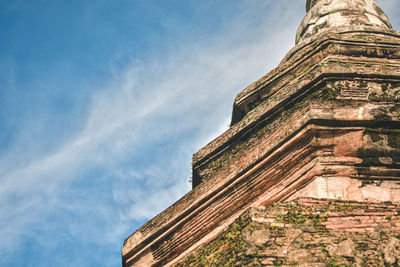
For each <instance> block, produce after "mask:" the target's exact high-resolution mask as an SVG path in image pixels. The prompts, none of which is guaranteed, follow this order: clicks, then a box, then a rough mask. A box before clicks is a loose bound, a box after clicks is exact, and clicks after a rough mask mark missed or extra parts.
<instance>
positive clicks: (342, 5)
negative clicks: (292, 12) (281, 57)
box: [296, 0, 392, 44]
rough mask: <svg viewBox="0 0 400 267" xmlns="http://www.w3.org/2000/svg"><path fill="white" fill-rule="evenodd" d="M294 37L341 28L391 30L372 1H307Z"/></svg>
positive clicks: (382, 14) (306, 36) (302, 38)
mask: <svg viewBox="0 0 400 267" xmlns="http://www.w3.org/2000/svg"><path fill="white" fill-rule="evenodd" d="M307 9H308V12H307V14H306V16H305V17H304V19H303V21H302V22H301V24H300V26H299V28H298V30H297V35H296V44H297V43H298V42H300V41H301V40H304V39H307V38H309V37H312V36H315V35H316V34H318V33H321V32H323V31H330V30H332V29H335V28H337V27H342V26H367V27H375V28H378V29H386V30H387V29H392V25H391V23H390V20H389V18H388V17H387V16H386V14H385V13H384V12H383V11H382V9H381V8H380V7H379V6H378V5H377V4H376V3H375V2H374V1H372V0H311V1H310V0H309V1H308V2H307Z"/></svg>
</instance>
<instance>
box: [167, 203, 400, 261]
mask: <svg viewBox="0 0 400 267" xmlns="http://www.w3.org/2000/svg"><path fill="white" fill-rule="evenodd" d="M399 264H400V206H399V205H395V204H392V203H389V202H388V203H366V202H349V201H341V200H328V199H312V198H301V199H298V200H295V201H291V202H287V203H277V204H274V205H272V206H270V207H267V208H265V207H257V208H250V209H248V210H246V211H245V212H244V213H243V215H241V216H240V217H239V218H238V219H237V220H236V221H235V222H234V223H233V224H231V225H230V226H229V227H228V228H227V230H226V231H224V232H223V233H221V234H220V235H219V236H218V237H217V238H215V239H214V240H212V241H211V242H209V243H208V244H205V245H203V246H202V247H200V248H198V249H196V250H195V251H194V252H192V253H191V254H190V255H188V256H186V257H185V258H184V259H182V260H181V261H180V262H179V263H177V264H176V265H175V266H321V267H322V266H399Z"/></svg>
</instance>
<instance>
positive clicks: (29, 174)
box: [0, 0, 399, 266]
mask: <svg viewBox="0 0 400 267" xmlns="http://www.w3.org/2000/svg"><path fill="white" fill-rule="evenodd" d="M299 2H301V3H299ZM389 2H390V3H389ZM387 5H391V8H392V9H395V8H398V6H399V4H396V3H395V2H394V1H388V2H387ZM382 7H383V8H384V9H385V5H384V3H382ZM238 10H240V12H238V14H237V16H235V17H234V18H230V17H221V20H223V21H224V25H225V26H224V27H222V29H220V30H219V31H218V32H214V33H213V34H210V35H205V36H204V37H203V38H195V37H193V36H191V37H190V38H189V39H185V38H184V37H181V39H180V40H179V42H177V43H179V45H177V46H175V47H168V46H165V47H163V51H167V53H165V54H161V53H154V54H155V56H153V57H152V56H147V57H146V58H134V59H133V60H132V62H131V63H129V64H128V65H127V66H125V67H124V68H115V69H113V70H111V72H112V73H113V77H112V79H111V80H110V81H108V83H107V86H104V87H102V88H100V89H99V90H95V91H94V92H95V93H94V94H93V95H91V96H90V104H89V105H88V106H87V108H85V110H86V111H85V113H84V115H85V117H84V118H83V119H82V118H79V120H80V124H79V125H81V127H80V128H79V129H78V130H76V129H75V130H74V131H73V133H71V137H70V138H68V139H64V137H63V139H62V142H61V145H59V146H58V147H57V149H51V150H49V151H42V153H40V154H33V155H32V156H29V157H25V156H23V155H21V156H20V158H19V156H18V154H15V153H13V154H12V157H11V156H10V157H6V156H4V153H3V154H2V155H3V156H2V157H1V162H0V166H2V168H1V169H0V207H1V210H2V212H1V213H0V236H2V241H3V242H2V243H1V244H0V251H1V252H0V255H1V257H2V259H1V260H0V263H2V262H3V263H4V264H6V265H7V264H9V263H12V262H14V263H15V262H16V264H17V265H18V264H20V265H26V264H27V263H34V265H35V266H48V264H49V262H52V263H53V264H57V265H61V266H93V265H100V266H119V265H120V254H119V253H120V248H121V245H122V242H123V239H124V238H126V237H127V236H128V235H129V234H131V233H132V232H133V231H134V230H135V229H137V228H138V227H139V226H140V225H141V224H142V223H144V222H145V221H146V220H148V219H149V218H151V217H153V216H154V215H155V214H157V213H158V212H160V211H162V210H163V209H165V208H166V207H167V206H168V205H170V204H172V203H173V202H174V201H176V200H177V199H178V198H179V197H181V196H183V195H184V194H185V193H186V192H187V191H188V190H190V184H189V183H188V182H187V180H188V178H189V177H190V161H191V155H192V154H193V153H194V152H196V150H198V149H199V148H201V147H202V146H204V145H205V144H206V143H207V142H209V141H211V140H212V139H213V138H215V137H216V136H218V135H219V134H220V133H222V132H223V131H224V130H226V129H227V127H228V124H229V119H230V112H231V105H232V101H233V98H234V97H235V95H236V94H237V93H238V92H239V91H240V90H242V89H244V87H245V86H247V85H248V84H249V83H250V82H253V81H255V80H256V79H258V78H259V77H261V76H262V75H264V74H265V73H266V72H267V71H268V70H270V69H272V68H273V67H275V66H276V65H277V64H278V63H279V61H280V59H281V58H282V57H283V56H284V54H285V53H286V52H287V51H288V50H289V49H290V48H291V47H292V46H293V44H294V36H295V31H296V28H297V25H298V24H299V22H300V20H301V17H302V16H303V14H304V3H303V1H279V3H276V1H258V0H254V1H250V2H249V1H243V3H242V4H241V8H240V9H238ZM282 10H285V12H283V13H282ZM389 16H390V14H389ZM254 17H258V19H255V18H254ZM163 24H164V25H167V26H166V27H171V28H172V29H177V28H179V25H176V23H175V22H174V21H173V20H171V21H163ZM159 45H160V46H161V45H162V44H159ZM153 49H157V45H154V47H153ZM147 55H148V54H147ZM60 86H62V84H61V85H60ZM49 112H51V110H49ZM25 130H26V134H29V128H27V129H25ZM66 130H67V131H68V129H66ZM53 138H54V137H53ZM22 140H29V139H22ZM37 142H44V144H45V142H46V140H37ZM19 145H20V146H22V147H23V146H29V145H30V144H29V142H25V143H21V144H19ZM22 159H23V160H22ZM21 161H22V163H21V164H18V165H13V164H12V162H21ZM3 166H4V168H3ZM6 166H15V167H8V168H6ZM21 254H22V255H24V254H26V255H31V256H30V257H29V256H25V257H20V258H19V259H18V260H16V261H15V259H16V257H17V255H21ZM93 255H96V257H94V256H93ZM18 257H19V256H18Z"/></svg>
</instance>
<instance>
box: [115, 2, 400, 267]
mask: <svg viewBox="0 0 400 267" xmlns="http://www.w3.org/2000/svg"><path fill="white" fill-rule="evenodd" d="M306 10H307V13H306V15H305V17H304V19H303V21H302V22H301V24H300V26H299V28H298V31H297V35H296V45H295V47H294V48H293V49H291V50H290V51H289V52H288V54H287V55H286V56H285V58H284V59H283V60H282V62H281V63H280V64H279V66H278V67H277V68H275V69H274V70H272V71H271V72H270V73H268V74H266V75H265V76H263V77H262V78H261V79H259V80H258V81H256V82H254V83H253V84H251V85H250V86H249V87H247V88H246V89H244V90H243V91H242V92H240V93H239V94H238V95H237V97H236V99H235V101H234V106H233V113H232V123H231V126H230V128H229V129H228V130H227V131H226V132H224V133H223V134H222V135H221V136H219V137H218V138H216V139H215V140H213V141H212V142H210V143H209V144H208V145H206V146H205V147H203V148H202V149H201V150H200V151H198V152H197V153H196V154H194V156H193V190H191V191H190V192H189V193H187V194H186V195H185V196H184V197H182V198H181V199H180V200H178V201H177V202H176V203H175V204H173V205H172V206H171V207H169V208H168V209H166V210H165V211H163V212H162V213H160V214H159V215H158V216H156V217H155V218H153V219H152V220H150V221H149V222H148V223H146V224H145V225H144V226H142V227H141V228H140V229H139V230H137V231H136V232H135V233H133V234H132V235H131V236H130V237H128V238H127V239H126V240H125V242H124V245H123V249H122V263H123V266H175V265H177V266H221V265H222V266H225V264H228V266H234V265H235V264H236V265H237V266H259V265H263V266H276V265H285V264H286V265H301V264H303V266H326V265H318V264H319V263H321V262H328V263H329V261H331V262H332V261H333V262H334V263H335V262H337V263H338V264H339V263H340V264H370V265H368V266H373V264H375V263H374V262H372V263H371V262H368V260H369V258H368V257H370V256H368V255H372V256H374V255H375V254H374V253H380V254H379V255H378V256H376V257H375V256H374V257H375V258H374V257H372V256H371V257H372V258H374V259H375V260H376V259H382V261H385V262H386V261H387V262H388V264H389V266H390V264H395V263H396V262H397V263H400V258H396V257H400V255H398V254H399V253H397V254H396V251H399V248H400V240H399V238H400V217H399V215H400V208H399V203H400V33H399V32H397V31H395V30H393V29H392V26H391V23H390V21H389V19H388V17H387V16H386V15H385V13H384V12H383V11H382V9H381V8H380V7H379V6H378V5H377V4H376V3H375V2H374V1H372V0H308V1H307V3H306ZM307 227H308V228H307ZM307 229H308V230H307ZM274 231H276V233H278V234H275V235H272V233H275V232H274ZM379 231H381V232H379ZM279 233H280V234H279ZM321 233H324V234H326V236H323V235H320V234H321ZM382 233H384V234H382ZM350 234H355V235H357V234H359V235H360V236H352V235H350ZM367 234H368V236H370V235H374V234H375V235H377V238H375V239H374V240H375V241H376V242H377V243H376V246H375V247H374V248H371V247H369V245H364V247H363V246H362V244H364V243H362V242H364V241H362V240H366V238H367V237H365V236H362V235H367ZM299 236H300V237H299ZM306 236H307V238H308V239H307V238H306ZM317 237H318V238H319V239H318V238H317ZM343 237H345V239H344V240H341V238H343ZM279 238H281V239H279ZM301 238H303V239H302V240H303V241H302V243H301V244H300V243H299V242H298V240H300V239H301ZM278 239H279V240H280V241H279V242H280V243H279V242H278V241H277V240H278ZM296 240H297V241H296ZM315 240H319V241H318V242H319V243H317V244H315ZM236 241H237V242H239V243H235V242H236ZM375 241H373V242H372V241H371V242H372V243H371V242H370V243H371V244H374V242H375ZM307 242H308V243H307ZM313 242H314V243H313ZM346 242H347V243H346ZM311 243H312V244H313V245H310V246H309V247H306V248H302V247H301V246H303V245H304V244H311ZM237 244H239V245H237ZM343 244H344V245H343ZM360 244H361V245H360ZM380 246H381V247H382V248H381V247H380ZM343 247H344V248H343ZM313 249H315V251H317V250H318V253H317V252H313V253H314V254H313V253H311V251H314V250H313ZM346 249H347V250H346ZM388 249H389V250H388ZM299 251H300V252H299ZM343 251H344V252H343ZM352 251H353V252H352ZM357 251H358V252H360V253H359V254H357V253H358V252H357ZM364 252H365V255H364V254H363V253H364ZM302 253H303V254H302ZM335 253H336V254H335ZM352 253H353V254H354V255H352ZM371 253H372V254H371ZM296 255H303V256H304V258H306V261H305V262H304V261H302V260H301V259H297V258H296ZM335 255H336V256H335ZM396 255H397V256H396ZM379 257H380V258H379ZM332 259H333V260H332ZM307 260H308V261H307ZM223 264H224V265H223ZM315 264H317V265H315ZM371 264H372V265H371ZM332 266H334V265H332ZM360 266H362V265H360Z"/></svg>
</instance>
